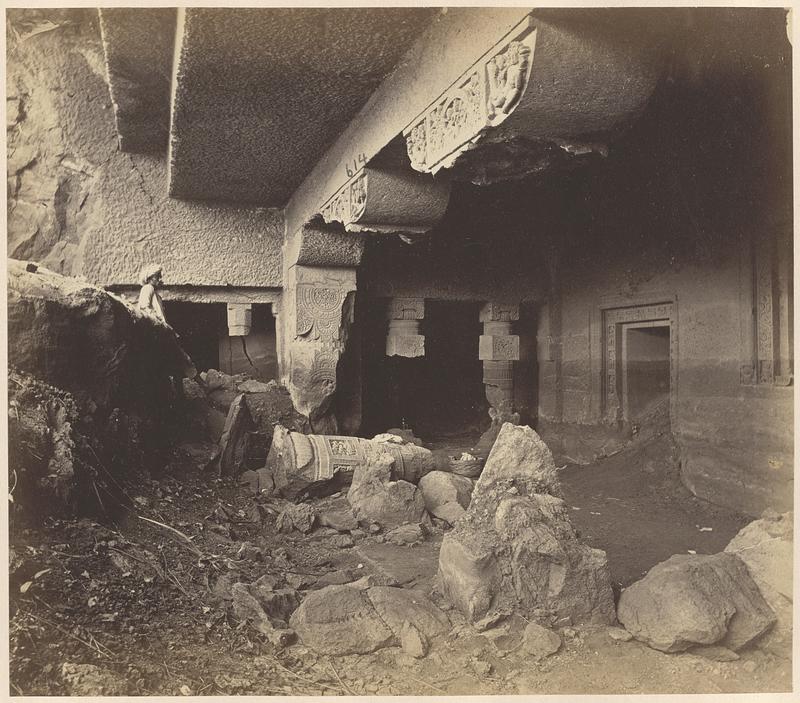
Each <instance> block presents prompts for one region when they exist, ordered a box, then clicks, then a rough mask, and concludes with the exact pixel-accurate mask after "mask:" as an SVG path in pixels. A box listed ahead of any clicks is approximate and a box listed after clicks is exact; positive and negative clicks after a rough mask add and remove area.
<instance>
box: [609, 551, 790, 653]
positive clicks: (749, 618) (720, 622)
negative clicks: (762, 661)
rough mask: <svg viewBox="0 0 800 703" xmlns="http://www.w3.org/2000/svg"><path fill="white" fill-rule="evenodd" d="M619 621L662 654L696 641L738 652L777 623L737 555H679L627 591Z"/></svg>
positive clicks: (672, 557)
mask: <svg viewBox="0 0 800 703" xmlns="http://www.w3.org/2000/svg"><path fill="white" fill-rule="evenodd" d="M617 617H618V618H619V621H620V622H621V623H622V624H623V625H624V626H625V629H626V630H628V632H630V633H631V634H632V635H633V636H634V637H635V638H636V639H638V640H641V641H642V642H645V643H647V644H648V645H649V646H650V647H652V648H653V649H658V650H661V651H662V652H679V651H683V650H685V649H688V648H689V647H691V646H692V645H694V644H716V643H719V644H721V645H722V646H724V647H727V648H728V649H732V650H734V651H735V650H738V649H741V648H742V647H744V646H745V645H747V644H749V643H750V642H752V641H753V640H755V639H756V638H757V637H759V636H760V635H762V634H764V632H766V631H767V630H768V629H769V628H770V627H771V626H772V625H773V623H774V622H775V613H773V612H772V609H771V608H770V607H769V605H768V604H767V603H766V601H765V600H764V598H763V597H762V595H761V593H760V592H759V590H758V586H756V584H755V582H754V581H753V579H752V578H751V576H750V574H749V573H748V571H747V567H746V566H745V564H744V562H742V560H741V559H739V558H738V557H736V556H734V555H732V554H726V553H724V552H723V553H720V554H712V555H691V554H676V555H674V556H671V557H670V558H669V559H667V560H666V561H664V562H661V563H660V564H657V565H656V566H654V567H653V568H652V569H650V571H649V572H648V573H647V575H646V576H645V577H644V578H643V579H641V580H640V581H637V582H636V583H634V584H633V585H632V586H629V587H628V588H626V589H625V590H624V591H623V592H622V596H621V597H620V600H619V607H618V610H617Z"/></svg>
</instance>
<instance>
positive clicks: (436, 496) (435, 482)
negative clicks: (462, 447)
mask: <svg viewBox="0 0 800 703" xmlns="http://www.w3.org/2000/svg"><path fill="white" fill-rule="evenodd" d="M419 487H420V490H421V491H422V497H423V499H424V501H425V509H426V510H427V511H428V512H429V513H430V514H431V515H433V516H434V517H438V518H439V519H440V520H444V521H445V522H447V523H449V524H451V525H452V524H454V523H455V521H456V520H457V519H458V518H460V517H461V516H462V515H463V514H464V512H465V511H466V509H467V508H468V507H469V501H470V498H471V497H472V481H471V480H470V479H468V478H467V477H466V476H458V475H457V474H451V473H448V472H446V471H431V472H430V473H429V474H426V475H425V476H423V477H422V479H421V480H420V482H419Z"/></svg>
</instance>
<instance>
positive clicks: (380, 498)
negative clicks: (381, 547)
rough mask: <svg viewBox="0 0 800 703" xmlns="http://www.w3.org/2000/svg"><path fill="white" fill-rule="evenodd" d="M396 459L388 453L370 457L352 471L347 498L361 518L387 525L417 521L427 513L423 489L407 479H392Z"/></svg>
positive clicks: (395, 525)
mask: <svg viewBox="0 0 800 703" xmlns="http://www.w3.org/2000/svg"><path fill="white" fill-rule="evenodd" d="M393 465H394V459H393V458H392V456H391V455H389V454H380V455H378V456H377V457H374V458H372V457H371V458H370V459H369V460H368V461H367V464H366V465H365V466H359V467H358V468H357V469H356V470H355V472H354V474H353V483H352V485H351V486H350V490H349V491H348V492H347V500H348V502H349V503H350V507H351V508H352V510H353V514H354V515H355V517H356V519H358V520H369V521H374V522H378V523H380V524H381V525H382V526H384V527H397V526H399V525H403V524H405V523H418V522H420V520H422V518H423V516H424V514H425V501H424V499H423V497H422V492H421V491H420V490H419V489H418V488H417V487H416V486H415V485H414V484H413V483H409V482H408V481H402V480H401V481H392V480H391V469H392V466H393Z"/></svg>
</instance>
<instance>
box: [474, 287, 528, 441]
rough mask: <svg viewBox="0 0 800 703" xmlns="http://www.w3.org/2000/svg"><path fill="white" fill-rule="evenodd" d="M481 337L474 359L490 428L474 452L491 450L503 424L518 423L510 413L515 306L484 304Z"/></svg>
mask: <svg viewBox="0 0 800 703" xmlns="http://www.w3.org/2000/svg"><path fill="white" fill-rule="evenodd" d="M480 320H481V322H483V334H482V335H481V336H480V339H479V342H478V358H479V359H480V360H481V361H483V383H484V386H485V388H486V400H488V401H489V406H490V408H489V416H490V417H491V418H492V425H491V427H490V428H489V430H487V432H486V433H485V434H484V436H483V437H481V440H480V442H479V443H478V447H477V449H478V450H481V449H483V450H484V451H487V452H488V450H489V449H491V445H492V444H494V440H495V438H496V437H497V434H498V433H499V431H500V428H501V427H502V425H503V423H504V422H514V423H517V422H519V415H518V414H517V413H515V412H514V362H515V361H519V337H518V336H517V335H515V334H511V326H512V323H513V322H514V321H515V320H519V305H511V304H505V303H486V304H485V305H484V306H483V307H482V308H481V312H480Z"/></svg>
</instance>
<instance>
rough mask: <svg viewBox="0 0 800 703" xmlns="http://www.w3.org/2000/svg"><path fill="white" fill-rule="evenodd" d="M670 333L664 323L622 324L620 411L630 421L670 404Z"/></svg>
mask: <svg viewBox="0 0 800 703" xmlns="http://www.w3.org/2000/svg"><path fill="white" fill-rule="evenodd" d="M669 334H670V328H669V322H668V321H665V320H660V321H655V322H633V323H629V324H625V325H622V360H621V361H622V410H623V416H624V418H625V420H627V421H629V422H635V421H637V420H640V419H642V418H643V417H647V416H649V415H651V414H652V413H653V412H655V411H656V410H657V409H658V408H659V407H661V406H662V405H666V404H667V403H668V402H669V392H670V359H669V350H670V344H669V342H670V340H669Z"/></svg>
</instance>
